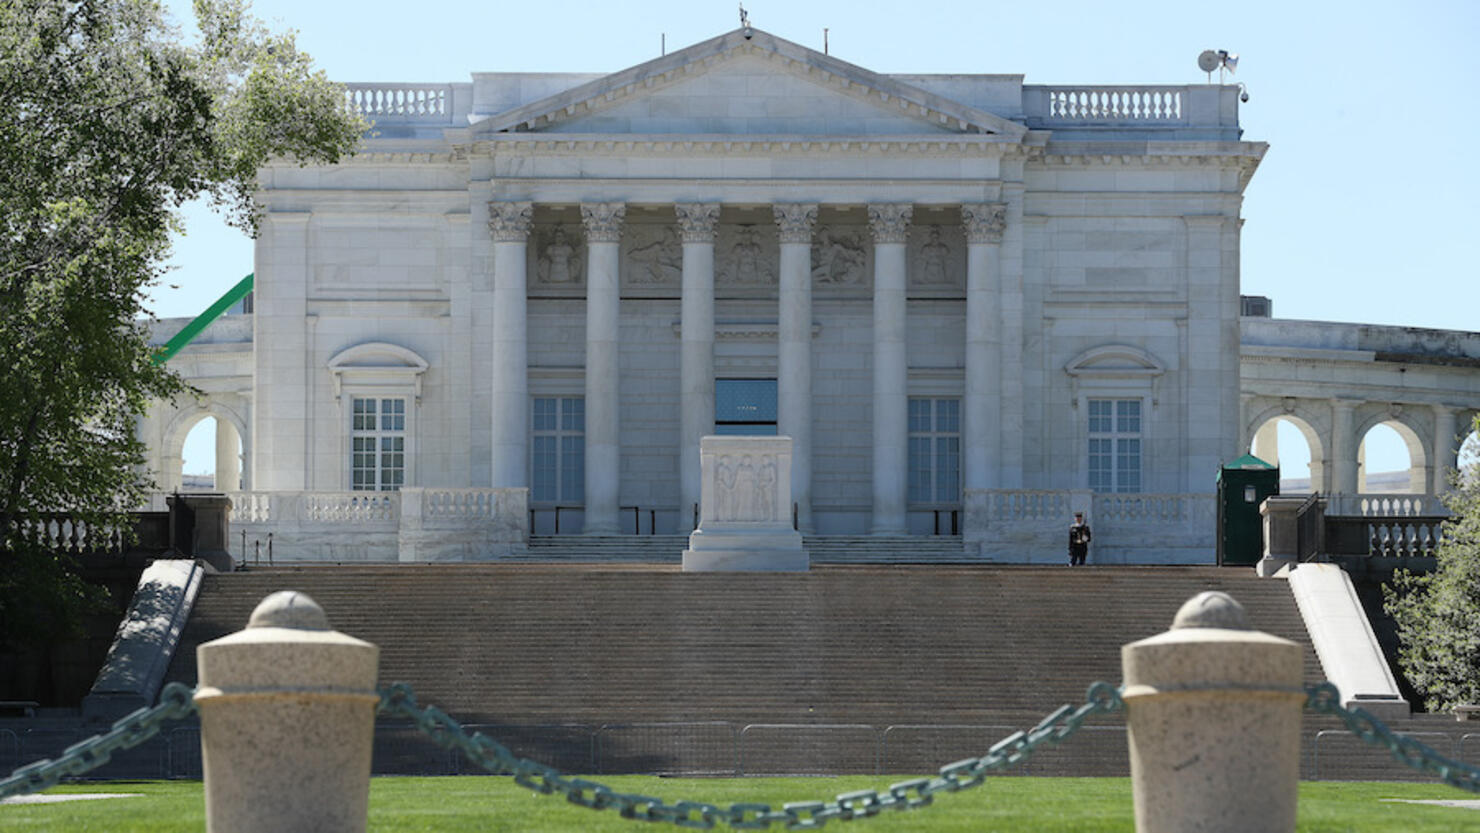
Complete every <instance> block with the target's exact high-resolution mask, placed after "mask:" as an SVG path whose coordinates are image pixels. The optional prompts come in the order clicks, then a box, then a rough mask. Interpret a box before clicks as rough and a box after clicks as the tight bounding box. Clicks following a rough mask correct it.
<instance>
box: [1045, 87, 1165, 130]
mask: <svg viewBox="0 0 1480 833" xmlns="http://www.w3.org/2000/svg"><path fill="white" fill-rule="evenodd" d="M1046 93H1047V98H1048V113H1047V114H1046V120H1047V121H1071V122H1101V121H1103V122H1115V123H1120V122H1137V123H1142V122H1163V123H1168V124H1181V123H1183V122H1184V121H1185V111H1184V109H1183V96H1184V89H1183V88H1181V87H1048V88H1046Z"/></svg>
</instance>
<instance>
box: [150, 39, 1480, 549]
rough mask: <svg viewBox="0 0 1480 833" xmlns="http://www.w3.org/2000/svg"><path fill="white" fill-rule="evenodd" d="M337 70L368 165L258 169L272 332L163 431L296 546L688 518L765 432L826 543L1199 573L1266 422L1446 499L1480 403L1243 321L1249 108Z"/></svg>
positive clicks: (1209, 98) (1474, 366)
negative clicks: (206, 440)
mask: <svg viewBox="0 0 1480 833" xmlns="http://www.w3.org/2000/svg"><path fill="white" fill-rule="evenodd" d="M350 90H351V95H352V96H353V98H354V100H355V101H356V103H357V104H358V105H359V106H360V108H361V109H362V110H363V111H364V112H365V113H366V114H367V115H368V116H369V117H370V118H372V119H373V120H374V122H375V127H374V129H373V131H372V133H371V134H370V136H369V137H368V138H367V140H366V142H365V146H364V148H363V150H362V152H361V153H360V154H359V155H358V156H356V157H355V158H353V159H351V160H348V161H346V162H344V163H343V164H339V165H335V166H330V167H309V168H299V167H296V166H291V165H276V166H270V167H268V168H266V169H264V170H263V171H262V173H261V186H262V188H261V193H260V197H261V200H262V202H263V205H264V208H265V216H264V220H263V223H262V234H261V237H260V239H259V240H258V243H257V251H256V267H255V288H254V293H253V297H252V301H253V307H252V312H251V314H250V315H240V316H233V315H227V316H224V317H222V318H220V319H218V320H217V321H216V322H215V323H213V324H212V325H211V326H210V327H209V328H207V329H206V330H205V331H204V332H203V333H202V334H201V335H200V336H199V337H197V338H196V339H195V341H194V342H193V343H192V344H191V345H190V346H189V347H187V348H186V349H185V350H183V351H182V352H181V353H180V354H179V355H178V356H176V357H175V358H174V359H173V360H172V361H173V364H174V366H176V367H177V368H178V369H179V370H181V372H182V373H183V374H184V375H185V376H186V377H187V379H189V380H190V381H191V382H192V383H193V384H194V385H196V387H197V388H198V389H199V390H200V391H201V395H200V396H199V397H187V398H184V399H182V400H180V401H177V402H173V403H161V404H160V405H159V406H158V407H157V408H155V409H154V411H153V412H151V414H150V415H149V416H148V417H147V418H146V419H144V420H143V421H142V422H141V424H140V432H141V434H142V435H143V436H144V438H145V439H146V441H147V442H148V443H149V445H150V447H151V449H152V454H153V459H152V461H151V462H152V465H153V466H154V467H155V468H156V470H157V478H158V480H159V482H160V484H161V486H162V487H164V488H165V489H172V488H175V487H177V486H178V485H179V484H180V449H181V446H182V444H183V442H184V438H185V434H186V433H187V432H188V431H189V429H190V428H191V426H193V425H194V424H195V423H196V422H198V421H199V420H200V419H202V418H204V417H208V416H214V417H216V419H217V421H218V426H219V427H218V445H219V446H220V449H221V451H220V453H219V455H218V466H217V480H218V484H220V485H221V488H222V490H223V491H227V492H229V493H231V496H232V500H233V504H234V508H233V514H232V525H233V527H232V528H233V530H234V532H233V535H234V536H235V535H236V534H238V533H244V534H245V535H248V536H253V537H254V538H257V537H260V536H263V535H265V534H266V533H268V532H272V533H273V535H274V537H275V540H276V549H277V552H278V553H279V557H284V558H305V559H315V560H319V559H329V560H341V561H348V560H355V561H359V560H406V561H415V560H441V559H480V558H497V557H503V556H507V555H509V554H515V553H518V552H520V551H522V550H523V549H524V548H525V547H526V546H527V544H528V542H529V539H530V537H531V535H535V536H541V535H548V534H554V533H555V532H556V530H557V526H558V527H559V532H560V533H561V534H572V533H579V534H584V535H630V534H633V533H637V534H652V533H657V534H673V533H686V532H688V531H689V530H690V529H692V527H693V523H694V516H695V514H696V510H695V507H696V506H697V505H698V504H699V502H700V495H699V489H700V482H699V454H698V452H699V441H700V438H701V437H703V436H705V435H709V434H780V435H785V436H788V437H790V438H791V440H792V470H791V494H792V498H793V501H794V504H795V506H794V516H795V525H796V527H797V528H798V529H799V530H800V531H802V532H803V533H804V534H807V535H812V536H874V537H898V536H918V535H931V534H958V535H959V536H960V538H961V541H962V547H963V551H964V552H966V553H967V554H968V555H974V556H979V557H980V558H982V559H983V560H1004V561H1046V560H1052V561H1058V560H1060V559H1061V557H1062V549H1063V548H1062V542H1061V541H1060V538H1061V537H1062V535H1061V533H1062V531H1063V529H1064V527H1065V526H1067V524H1068V522H1069V520H1070V517H1071V515H1072V512H1073V511H1075V510H1081V511H1086V512H1088V513H1089V514H1090V517H1091V518H1092V520H1093V522H1094V524H1095V528H1096V542H1097V545H1099V547H1100V550H1099V552H1100V553H1101V556H1102V558H1103V560H1108V561H1117V560H1118V561H1126V562H1204V563H1205V562H1207V561H1209V560H1211V558H1212V552H1213V533H1214V524H1213V518H1214V515H1215V509H1214V503H1213V494H1212V493H1213V489H1214V477H1215V474H1216V472H1217V470H1218V467H1219V465H1220V464H1221V463H1222V462H1224V461H1226V460H1229V459H1232V458H1234V457H1236V456H1238V455H1239V454H1241V453H1243V452H1244V451H1246V450H1248V448H1249V447H1250V444H1251V443H1253V444H1255V445H1256V446H1257V445H1261V444H1262V445H1263V447H1264V448H1265V450H1266V451H1268V450H1269V445H1270V442H1271V440H1272V435H1271V434H1270V429H1268V428H1267V427H1264V426H1269V425H1273V424H1274V422H1275V421H1276V420H1277V419H1288V420H1290V421H1291V422H1293V423H1295V424H1296V425H1297V426H1298V427H1300V429H1301V431H1302V432H1303V433H1304V434H1305V436H1306V438H1307V440H1308V442H1309V443H1310V445H1311V450H1312V460H1313V465H1312V476H1313V480H1314V481H1315V483H1316V486H1317V488H1320V489H1322V490H1324V491H1328V492H1343V493H1356V492H1357V491H1358V490H1359V486H1360V485H1361V483H1360V482H1359V480H1360V477H1361V475H1360V470H1359V467H1358V457H1359V453H1358V449H1359V446H1360V437H1361V436H1362V432H1363V431H1365V430H1366V427H1368V426H1370V425H1373V424H1377V423H1379V422H1383V423H1389V424H1394V425H1396V426H1399V429H1400V430H1399V433H1400V435H1401V436H1403V437H1404V439H1405V441H1406V442H1407V443H1408V446H1409V450H1410V456H1411V458H1412V459H1413V461H1414V467H1415V472H1416V474H1414V475H1413V477H1412V483H1411V484H1410V485H1411V487H1412V491H1415V492H1419V493H1432V492H1434V491H1435V490H1436V489H1437V488H1438V487H1440V486H1441V485H1442V480H1441V477H1442V474H1441V473H1442V471H1443V469H1444V468H1445V467H1452V466H1453V464H1454V460H1455V448H1456V447H1457V443H1456V441H1455V439H1454V438H1455V436H1456V435H1457V434H1459V433H1461V432H1462V430H1463V429H1464V428H1465V427H1466V426H1467V424H1468V422H1467V421H1468V419H1469V416H1470V414H1472V413H1473V412H1474V411H1475V409H1476V408H1477V406H1480V380H1477V376H1480V335H1475V334H1468V333H1445V332H1436V331H1418V330H1409V329H1404V328H1378V327H1359V326H1357V325H1334V324H1317V323H1313V322H1289V321H1280V320H1278V319H1270V318H1261V317H1246V316H1242V315H1241V308H1240V303H1241V299H1240V294H1239V232H1240V225H1241V223H1242V219H1241V215H1240V206H1241V203H1242V195H1243V192H1244V189H1245V188H1246V187H1247V186H1248V184H1249V182H1250V179H1251V177H1252V176H1253V175H1254V172H1255V169H1256V168H1257V166H1258V164H1259V161H1260V159H1261V158H1262V156H1263V155H1264V153H1265V151H1266V145H1264V144H1263V143H1261V142H1251V141H1245V140H1244V139H1243V137H1242V131H1241V129H1240V127H1239V124H1238V103H1239V102H1238V91H1237V88H1234V87H1225V86H1214V85H1190V86H1172V85H1166V86H1145V87H1097V86H1092V85H1085V86H1072V87H1048V86H1035V85H1028V84H1025V83H1024V82H1023V78H1022V77H1021V76H1015V75H883V74H878V73H875V72H872V71H869V70H867V69H865V68H862V67H859V66H855V65H852V64H849V63H846V62H844V61H841V60H838V59H836V58H834V57H831V56H828V55H824V54H821V53H818V52H815V51H812V50H810V49H807V48H804V47H802V46H799V45H797V44H794V43H791V42H788V41H786V40H783V39H781V38H777V37H774V36H772V35H769V34H767V33H765V32H762V31H760V30H751V29H742V30H737V31H734V32H731V33H728V34H725V35H723V36H720V37H717V38H714V39H712V40H709V41H706V42H704V43H700V44H697V45H695V46H692V47H690V48H687V49H684V50H681V51H678V52H674V53H670V54H668V55H664V56H662V57H659V58H657V59H654V60H652V61H649V62H647V63H643V64H640V65H638V66H635V67H631V68H629V69H626V70H623V71H620V72H617V73H614V74H610V75H577V74H558V73H550V74H544V73H527V74H525V73H521V74H511V73H487V74H475V75H474V76H473V78H472V81H471V82H470V83H452V84H360V85H350ZM182 324H183V322H170V321H166V322H161V324H160V325H159V327H158V328H157V333H156V335H157V337H158V338H159V339H160V340H161V341H163V340H164V339H165V338H168V336H169V335H171V334H172V333H173V332H174V331H175V330H178V329H179V328H180V326H182ZM1261 429H1262V430H1261ZM1256 441H1257V442H1256ZM1257 450H1259V449H1258V448H1256V451H1257ZM244 540H245V539H244ZM675 556H676V554H675Z"/></svg>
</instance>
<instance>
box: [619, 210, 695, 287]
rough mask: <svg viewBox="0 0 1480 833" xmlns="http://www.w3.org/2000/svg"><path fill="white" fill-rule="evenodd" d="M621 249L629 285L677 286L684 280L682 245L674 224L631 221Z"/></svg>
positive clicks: (626, 281)
mask: <svg viewBox="0 0 1480 833" xmlns="http://www.w3.org/2000/svg"><path fill="white" fill-rule="evenodd" d="M622 249H623V260H624V267H625V269H626V271H625V273H624V275H625V278H626V280H625V281H624V283H626V284H627V285H628V286H630V287H634V288H657V287H669V286H674V287H676V286H678V285H679V284H680V283H681V282H682V280H683V244H682V243H681V242H680V241H679V238H678V229H676V228H674V226H673V224H672V223H629V224H628V225H627V229H626V232H625V233H624V234H623V235H622Z"/></svg>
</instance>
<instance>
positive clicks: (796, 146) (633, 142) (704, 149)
mask: <svg viewBox="0 0 1480 833" xmlns="http://www.w3.org/2000/svg"><path fill="white" fill-rule="evenodd" d="M468 148H469V150H470V152H471V153H472V154H474V155H485V156H486V155H497V154H499V153H500V152H508V151H514V152H516V153H534V152H542V153H553V154H567V153H571V154H581V155H589V154H592V153H608V154H630V153H657V154H665V155H668V154H673V153H675V152H682V153H687V154H691V155H709V154H713V155H723V156H734V155H736V154H754V155H758V156H776V155H777V154H792V155H802V156H805V155H808V154H828V155H835V154H838V153H848V152H858V153H915V154H927V153H935V154H941V153H951V154H957V155H972V156H997V157H1001V158H1003V159H1009V158H1011V159H1028V158H1033V157H1036V156H1039V155H1040V151H1039V149H1037V148H1024V147H1022V146H1020V145H1013V144H1009V143H1007V142H1004V141H1002V140H1000V139H997V138H996V137H993V136H981V135H963V136H891V137H883V136H880V137H870V136H858V137H847V138H842V137H805V138H804V137H793V136H770V137H757V138H751V139H738V138H735V137H733V136H704V137H683V138H673V137H663V138H659V137H654V136H643V137H628V138H622V139H614V138H611V137H610V136H606V135H599V136H595V135H593V136H585V135H575V134H572V135H568V136H559V137H556V136H550V135H541V134H530V133H514V134H504V135H500V136H492V137H488V138H486V139H481V140H479V141H477V142H474V143H473V144H471V145H469V146H468Z"/></svg>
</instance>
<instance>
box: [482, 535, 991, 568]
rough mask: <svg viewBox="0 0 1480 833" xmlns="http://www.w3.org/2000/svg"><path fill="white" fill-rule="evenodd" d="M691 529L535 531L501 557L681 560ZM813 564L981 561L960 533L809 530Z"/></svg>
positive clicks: (807, 542) (574, 561)
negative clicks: (519, 548) (525, 544)
mask: <svg viewBox="0 0 1480 833" xmlns="http://www.w3.org/2000/svg"><path fill="white" fill-rule="evenodd" d="M688 545H689V538H688V536H687V535H592V536H585V535H535V536H531V537H530V539H529V549H528V550H527V551H525V552H522V553H517V554H515V555H512V556H506V557H504V558H502V559H500V561H504V562H509V561H513V562H520V563H541V564H543V563H566V564H622V563H629V564H630V563H646V564H672V565H678V564H681V563H682V560H683V551H684V550H685V549H687V548H688ZM802 546H804V547H805V548H806V549H807V553H808V554H809V555H810V556H811V559H812V563H813V564H901V565H907V564H973V563H976V564H979V563H981V559H979V558H977V557H976V556H974V555H972V556H968V555H967V554H966V552H965V551H964V549H963V548H962V545H961V538H960V536H955V535H936V536H915V537H899V538H881V537H873V536H842V535H821V536H819V535H809V536H806V537H805V538H803V539H802Z"/></svg>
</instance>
